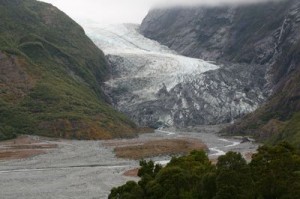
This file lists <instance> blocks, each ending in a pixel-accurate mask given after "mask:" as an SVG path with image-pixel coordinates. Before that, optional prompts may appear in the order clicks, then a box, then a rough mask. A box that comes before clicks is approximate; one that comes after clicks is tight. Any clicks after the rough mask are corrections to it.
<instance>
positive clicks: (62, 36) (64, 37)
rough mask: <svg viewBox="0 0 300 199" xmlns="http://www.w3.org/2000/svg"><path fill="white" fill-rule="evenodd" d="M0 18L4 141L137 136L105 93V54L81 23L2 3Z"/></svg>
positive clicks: (41, 7) (23, 2)
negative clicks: (23, 137) (30, 137)
mask: <svg viewBox="0 0 300 199" xmlns="http://www.w3.org/2000/svg"><path fill="white" fill-rule="evenodd" d="M0 18H1V20H0V139H6V138H11V137H13V136H14V135H15V134H18V133H22V134H39V135H45V136H54V137H65V138H83V139H101V138H111V137H120V136H126V135H133V134H134V132H135V126H134V124H133V123H132V122H130V121H129V120H128V119H126V117H125V116H124V115H122V114H120V113H118V112H117V111H115V110H113V108H111V107H110V105H109V104H108V103H107V102H106V98H107V97H106V96H105V94H104V93H103V91H102V89H101V86H102V82H103V81H104V80H105V79H106V78H107V77H108V75H109V65H108V63H107V61H106V59H105V57H104V54H103V53H102V51H101V50H99V49H98V48H97V47H96V46H95V45H94V44H93V42H92V41H91V40H90V39H89V38H88V37H87V36H86V35H85V33H84V30H83V29H82V28H81V27H80V26H79V25H78V24H76V22H74V21H73V20H72V19H70V18H69V17H68V16H66V15H65V14H64V13H63V12H61V11H59V10H58V9H57V8H55V7H53V6H52V5H50V4H46V3H41V2H38V1H35V0H9V1H8V0H2V1H0Z"/></svg>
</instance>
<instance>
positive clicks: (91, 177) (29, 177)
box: [0, 127, 257, 199]
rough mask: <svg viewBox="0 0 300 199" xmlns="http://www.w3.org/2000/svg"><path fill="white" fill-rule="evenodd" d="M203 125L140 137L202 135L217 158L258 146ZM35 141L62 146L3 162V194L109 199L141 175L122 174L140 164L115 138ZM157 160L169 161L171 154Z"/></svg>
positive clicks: (8, 197)
mask: <svg viewBox="0 0 300 199" xmlns="http://www.w3.org/2000/svg"><path fill="white" fill-rule="evenodd" d="M201 129H202V130H201ZM201 129H200V131H201V133H199V132H198V133H196V132H175V131H172V130H170V129H169V130H158V131H156V132H155V133H153V134H143V135H141V136H140V137H139V138H136V141H142V140H143V141H144V140H151V139H160V138H162V139H164V138H168V139H173V138H181V137H186V138H197V139H201V140H202V141H203V142H204V143H205V144H206V145H207V146H208V148H209V149H210V151H209V156H210V157H211V158H212V159H216V158H217V157H218V156H219V155H222V154H224V153H225V152H227V151H230V150H232V151H237V152H241V153H242V154H243V155H245V156H246V155H247V154H249V153H253V152H255V150H256V149H257V145H256V144H253V143H250V142H248V143H242V144H241V143H240V140H239V139H233V138H223V137H222V138H221V137H218V136H217V135H216V134H215V130H216V128H214V127H205V128H201ZM197 131H199V129H197ZM35 139H42V140H43V142H46V143H49V144H57V146H58V147H57V148H54V149H46V153H45V154H41V155H37V156H34V157H31V158H26V159H18V160H6V161H3V160H2V161H0V187H1V189H0V197H1V198H3V199H18V198H22V199H31V198H34V199H35V198H36V199H48V198H49V199H52V198H53V199H54V198H55V199H60V198H61V199H67V198H70V199H71V198H72V199H81V198H82V199H83V198H84V199H92V198H97V199H102V198H103V199H104V198H107V196H108V194H109V193H110V190H111V188H112V187H115V186H119V185H122V184H124V183H125V182H126V181H128V180H136V179H137V178H132V177H126V176H124V175H123V174H124V172H125V171H128V170H130V169H134V168H137V167H138V164H139V162H138V161H136V160H126V159H119V158H116V157H115V155H114V152H113V147H111V146H108V145H107V142H111V141H77V140H76V141H75V140H51V139H47V138H40V137H35ZM121 141H126V140H121ZM130 141H132V140H130ZM152 159H153V160H155V161H157V162H161V163H166V162H168V160H169V159H170V157H166V156H165V157H153V158H152Z"/></svg>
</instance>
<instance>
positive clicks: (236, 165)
mask: <svg viewBox="0 0 300 199" xmlns="http://www.w3.org/2000/svg"><path fill="white" fill-rule="evenodd" d="M216 184H217V193H216V197H215V198H216V199H231V198H236V199H238V198H241V199H247V198H253V192H254V191H253V183H252V180H251V173H250V168H249V166H248V165H247V162H246V160H245V159H244V158H243V157H242V155H241V154H240V153H236V152H228V153H227V154H226V155H224V156H220V157H219V159H218V163H217V178H216Z"/></svg>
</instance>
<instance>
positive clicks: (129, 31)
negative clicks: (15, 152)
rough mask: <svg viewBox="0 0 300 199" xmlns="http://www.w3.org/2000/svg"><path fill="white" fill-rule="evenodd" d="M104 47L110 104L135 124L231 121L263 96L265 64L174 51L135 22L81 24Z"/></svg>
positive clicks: (247, 110)
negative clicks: (108, 67)
mask: <svg viewBox="0 0 300 199" xmlns="http://www.w3.org/2000/svg"><path fill="white" fill-rule="evenodd" d="M83 25H84V27H85V31H86V33H87V35H88V36H89V37H90V38H91V39H92V40H93V42H94V43H95V44H96V45H97V46H98V47H99V48H100V49H102V50H103V51H104V53H105V55H106V57H107V59H108V61H109V63H110V65H111V77H110V79H109V80H107V81H106V82H105V86H104V89H105V91H106V93H107V94H108V96H110V98H111V102H112V104H113V105H114V106H115V107H116V108H117V109H118V110H120V111H121V112H123V113H125V114H127V115H128V116H129V117H130V118H131V119H132V120H134V121H135V122H136V123H137V124H139V125H140V126H149V127H153V128H159V127H171V126H172V127H177V128H183V127H187V126H195V125H204V124H205V125H207V124H220V123H228V122H232V121H233V120H234V119H236V118H239V117H241V116H243V115H244V114H246V113H249V112H252V111H254V110H255V109H256V108H257V107H258V106H259V105H260V104H262V103H263V102H264V101H265V99H266V97H267V95H266V93H265V91H264V86H263V85H265V81H266V80H265V71H264V70H265V69H264V68H263V67H260V66H259V65H257V66H256V65H251V66H249V65H246V64H239V65H236V64H226V63H214V62H212V61H204V60H201V59H196V58H190V57H186V56H182V55H179V54H178V53H176V52H175V51H173V50H170V49H169V48H168V47H166V46H163V45H161V44H159V43H158V42H156V41H153V40H151V39H148V38H145V37H144V36H143V35H141V34H140V33H139V25H136V24H113V25H100V24H83Z"/></svg>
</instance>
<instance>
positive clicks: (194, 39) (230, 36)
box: [140, 0, 300, 146]
mask: <svg viewBox="0 0 300 199" xmlns="http://www.w3.org/2000/svg"><path fill="white" fill-rule="evenodd" d="M140 31H141V33H142V34H143V35H145V36H146V37H148V38H150V39H154V40H156V41H158V42H160V43H161V44H163V45H166V46H168V47H170V48H171V49H172V50H175V51H177V52H178V53H180V54H183V55H186V56H191V57H196V58H202V59H205V60H211V61H216V62H217V63H227V64H228V63H229V65H230V64H235V65H237V67H236V70H240V66H239V65H240V64H247V65H248V66H249V67H251V68H253V67H257V65H258V66H259V68H264V69H265V70H266V74H265V78H264V79H265V80H266V81H265V82H264V85H263V87H264V89H265V92H266V93H267V94H268V96H269V98H268V101H267V103H265V104H264V105H263V106H261V107H260V108H259V109H258V110H256V111H255V112H254V113H252V114H250V115H247V116H245V117H244V118H243V119H242V120H236V121H235V124H234V125H232V126H230V127H228V128H227V129H225V130H223V132H225V133H231V134H251V135H254V136H256V138H258V139H259V140H262V141H266V140H267V141H269V142H270V143H275V142H278V141H282V140H287V141H290V142H292V143H294V144H295V145H297V146H299V143H300V117H299V114H300V112H299V111H300V97H299V96H300V92H299V91H300V90H299V89H300V87H299V77H300V65H299V64H300V63H299V51H300V46H299V42H300V37H299V35H300V34H299V32H300V2H299V1H297V0H286V1H276V2H264V3H256V4H247V5H226V6H219V7H207V6H199V7H190V8H176V7H174V8H167V9H154V10H152V11H150V12H149V14H148V15H147V17H146V18H145V19H144V21H143V23H142V25H141V28H140Z"/></svg>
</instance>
